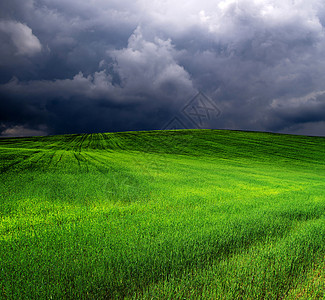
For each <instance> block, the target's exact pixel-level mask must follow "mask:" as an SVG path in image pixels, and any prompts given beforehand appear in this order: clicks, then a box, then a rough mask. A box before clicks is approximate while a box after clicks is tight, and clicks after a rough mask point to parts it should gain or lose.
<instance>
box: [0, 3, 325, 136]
mask: <svg viewBox="0 0 325 300" xmlns="http://www.w3.org/2000/svg"><path fill="white" fill-rule="evenodd" d="M0 18H1V20H0V41H1V43H0V67H1V74H0V135H1V133H2V135H3V136H8V135H26V134H28V135H29V134H46V133H49V134H56V133H70V132H71V133H72V132H73V133H75V132H96V131H120V130H144V129H159V128H163V127H164V124H168V122H169V121H170V120H172V119H173V118H174V117H177V119H178V120H180V122H181V123H182V124H185V126H186V127H195V126H197V124H193V122H192V123H191V122H190V120H189V118H188V116H186V115H184V112H183V108H184V106H186V105H187V103H188V102H189V101H190V99H191V97H193V96H194V95H195V94H196V93H197V91H199V90H200V91H203V92H204V93H205V94H206V95H208V96H209V97H210V98H211V99H212V100H213V101H214V104H215V105H216V106H217V107H218V110H220V111H221V114H220V115H218V117H217V118H214V119H213V118H207V120H206V121H208V123H207V124H206V126H208V127H212V128H230V129H247V130H268V131H275V132H288V133H298V134H311V135H312V134H315V135H325V128H324V124H325V104H324V103H325V96H324V95H325V84H324V82H325V74H324V72H323V70H324V69H325V58H324V55H323V53H324V51H325V35H324V24H325V4H324V3H323V1H319V0H311V1H308V2H306V1H300V0H299V1H298V0H297V1H280V0H268V1H267V0H254V1H248V0H240V1H234V0H224V1H211V0H202V1H199V2H198V1H194V0H193V1H178V2H176V3H175V1H171V0H167V1H147V0H140V1H129V0H127V1H123V2H120V1H104V0H96V1H91V2H85V1H81V0H71V1H68V2H67V1H62V0H51V1H50V0H35V1H32V0H25V1H22V0H12V1H2V2H1V3H0Z"/></svg>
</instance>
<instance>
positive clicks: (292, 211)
mask: <svg viewBox="0 0 325 300" xmlns="http://www.w3.org/2000/svg"><path fill="white" fill-rule="evenodd" d="M0 239H1V242H0V298H1V299H297V298H299V299H322V297H324V296H325V258H324V257H325V246H324V245H325V138H321V137H307V136H293V135H279V134H272V133H260V132H243V131H228V130H175V131H147V132H123V133H98V134H80V135H61V136H48V137H30V138H8V139H0Z"/></svg>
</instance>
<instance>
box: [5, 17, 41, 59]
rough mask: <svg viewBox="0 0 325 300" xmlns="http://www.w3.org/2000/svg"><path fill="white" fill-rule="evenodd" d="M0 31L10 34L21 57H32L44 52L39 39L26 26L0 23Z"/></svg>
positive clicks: (15, 23) (7, 22) (16, 23)
mask: <svg viewBox="0 0 325 300" xmlns="http://www.w3.org/2000/svg"><path fill="white" fill-rule="evenodd" d="M0 30H1V31H2V32H4V33H6V34H8V36H9V37H10V39H11V41H12V43H13V44H14V45H15V47H16V49H17V52H16V53H17V54H19V55H27V56H32V55H34V54H37V53H38V52H40V51H41V50H42V45H41V43H40V41H39V39H38V38H37V37H36V36H35V35H34V34H33V32H32V29H31V28H29V27H28V26H27V25H25V24H22V23H20V22H15V21H0Z"/></svg>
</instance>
